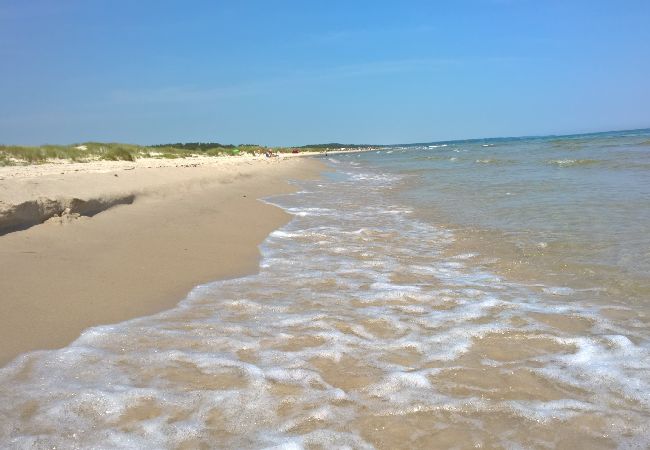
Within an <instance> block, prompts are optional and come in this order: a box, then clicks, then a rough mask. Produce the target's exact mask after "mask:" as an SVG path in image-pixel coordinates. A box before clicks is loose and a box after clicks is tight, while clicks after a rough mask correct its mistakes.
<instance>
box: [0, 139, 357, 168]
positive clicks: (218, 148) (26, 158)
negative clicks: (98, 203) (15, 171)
mask: <svg viewBox="0 0 650 450" xmlns="http://www.w3.org/2000/svg"><path fill="white" fill-rule="evenodd" d="M342 148H346V149H351V148H361V146H355V145H343V144H317V145H308V146H303V147H266V146H263V145H257V144H241V145H232V144H220V143H217V142H186V143H180V142H178V143H173V144H156V145H149V146H144V145H134V144H121V143H102V142H83V143H78V144H71V145H41V146H32V147H29V146H17V145H0V166H8V165H26V164H42V163H46V162H55V161H60V162H64V161H65V162H90V161H99V160H107V161H135V160H136V159H139V158H167V159H168V158H186V157H194V156H237V155H243V154H252V155H264V154H266V153H267V152H273V153H292V152H293V153H295V152H297V151H301V152H304V151H316V152H326V151H328V150H334V149H342Z"/></svg>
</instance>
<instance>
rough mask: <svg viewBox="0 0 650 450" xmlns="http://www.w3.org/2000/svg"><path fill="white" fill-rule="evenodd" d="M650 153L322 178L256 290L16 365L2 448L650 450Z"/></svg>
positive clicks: (411, 151) (95, 335)
mask: <svg viewBox="0 0 650 450" xmlns="http://www.w3.org/2000/svg"><path fill="white" fill-rule="evenodd" d="M649 140H650V138H649V137H648V133H647V132H634V133H609V134H603V135H594V136H579V137H578V136H577V137H570V138H561V139H560V138H541V139H528V140H526V139H510V140H489V141H467V142H455V143H447V145H446V146H442V145H444V143H443V144H427V145H426V146H410V147H402V148H400V147H395V148H391V149H384V150H381V151H380V152H379V153H364V154H343V155H336V156H334V157H330V158H325V159H324V161H326V163H327V164H328V166H329V171H328V172H327V173H326V174H325V175H324V176H323V177H322V178H321V179H318V180H312V181H304V182H300V183H297V184H298V191H297V192H296V193H294V194H290V195H283V196H278V197H274V198H271V199H267V200H268V201H269V202H271V203H273V204H275V205H277V206H278V207H280V208H283V209H284V210H285V211H287V212H288V213H290V214H292V215H293V219H292V221H291V222H290V223H288V224H287V225H286V226H284V227H282V228H281V229H279V230H276V231H274V232H273V233H271V234H270V236H269V237H268V238H267V239H266V240H265V242H264V243H263V245H262V246H261V248H260V250H261V253H262V259H261V262H260V271H259V273H258V274H255V275H251V276H248V277H244V278H240V279H234V280H224V281H217V282H214V283H210V284H206V285H203V286H199V287H197V288H195V289H194V290H193V291H192V292H191V293H190V295H189V296H188V297H187V298H185V299H184V300H182V301H181V302H180V303H179V304H178V306H177V307H176V308H173V309H171V310H169V311H165V312H162V313H160V314H156V315H153V316H149V317H142V318H138V319H133V320H130V321H127V322H123V323H119V324H114V325H106V326H100V327H94V328H90V329H88V330H86V331H84V332H83V333H82V335H81V336H80V337H79V338H78V339H77V340H76V341H75V342H73V343H71V344H70V345H69V346H67V347H65V348H62V349H59V350H52V351H37V352H31V353H28V354H24V355H21V356H20V357H18V358H16V360H14V361H13V362H12V363H10V364H8V365H7V366H6V367H4V368H0V446H5V447H8V448H18V449H34V448H37V449H41V448H43V449H45V448H124V449H131V448H179V449H194V448H256V449H257V448H259V449H263V448H273V449H287V450H289V449H291V450H293V449H312V448H351V449H396V448H404V449H430V448H459V449H465V448H503V449H523V448H525V449H528V448H539V449H548V448H567V449H568V448H571V449H573V448H588V449H616V448H619V449H646V448H649V446H650V425H649V424H650V396H648V392H650V332H649V330H650V314H649V308H648V305H649V302H648V299H649V297H648V290H647V286H648V271H647V263H648V259H647V257H648V255H647V250H648V246H647V243H648V240H647V239H648V237H647V234H648V233H647V226H648V208H647V206H648V192H649V191H648V175H647V172H648V152H649V146H648V141H649ZM484 145H485V146H486V147H484Z"/></svg>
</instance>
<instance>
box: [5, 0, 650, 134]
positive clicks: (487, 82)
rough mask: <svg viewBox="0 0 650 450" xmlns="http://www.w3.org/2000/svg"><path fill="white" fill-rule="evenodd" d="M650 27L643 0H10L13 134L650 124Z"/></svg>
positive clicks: (8, 89) (473, 130)
mask: <svg viewBox="0 0 650 450" xmlns="http://www.w3.org/2000/svg"><path fill="white" fill-rule="evenodd" d="M648 24H650V1H648V0H639V1H634V0H629V1H628V0H621V1H611V0H608V1H600V0H589V1H579V0H577V1H571V0H563V1H556V0H544V1H542V0H455V1H409V0H402V1H381V0H374V1H337V0H328V1H283V0H274V1H269V0H266V1H253V0H251V1H195V0H185V1H180V0H177V1H168V0H138V1H132V0H20V1H18V0H0V67H1V70H0V143H1V144H24V145H37V144H44V143H51V144H69V143H77V142H84V141H103V142H129V143H136V144H155V143H168V142H194V141H202V142H205V141H210V142H221V143H232V144H264V145H274V146H276V145H283V146H288V145H305V144H312V143H325V142H343V143H359V144H362V143H368V144H396V143H410V142H431V141H438V140H449V139H465V138H480V137H497V136H526V135H545V134H569V133H581V132H592V131H607V130H620V129H635V128H647V127H650V26H649V25H648Z"/></svg>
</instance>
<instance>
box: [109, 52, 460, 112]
mask: <svg viewBox="0 0 650 450" xmlns="http://www.w3.org/2000/svg"><path fill="white" fill-rule="evenodd" d="M454 64H459V61H457V60H452V59H403V60H392V61H376V62H366V63H359V64H349V65H339V66H334V67H321V68H310V69H296V70H293V71H291V72H288V73H285V74H283V75H281V76H276V77H273V78H268V79H260V80H254V81H249V82H244V83H240V84H232V85H225V86H209V87H205V86H163V87H160V88H151V89H120V90H115V91H112V92H111V93H110V94H109V98H108V100H109V102H111V103H202V102H206V101H216V100H219V99H226V98H236V97H245V96H253V95H264V94H266V93H269V92H273V91H277V90H279V89H283V88H291V87H295V86H297V85H309V84H314V83H319V82H326V81H334V80H339V79H346V78H359V77H371V76H377V75H386V74H391V73H404V72H422V71H433V70H439V69H441V68H444V67H449V66H451V65H454Z"/></svg>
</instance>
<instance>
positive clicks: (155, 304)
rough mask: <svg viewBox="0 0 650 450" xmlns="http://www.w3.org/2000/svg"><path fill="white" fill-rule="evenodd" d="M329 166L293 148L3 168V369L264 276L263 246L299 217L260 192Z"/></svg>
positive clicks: (270, 191)
mask: <svg viewBox="0 0 650 450" xmlns="http://www.w3.org/2000/svg"><path fill="white" fill-rule="evenodd" d="M322 168H323V166H322V164H321V163H320V162H318V161H317V160H314V159H313V158H295V157H289V156H281V157H279V158H264V157H248V156H243V157H236V158H234V157H230V158H229V157H225V158H218V157H215V158H208V157H204V158H187V159H175V160H153V159H151V160H149V159H142V160H138V161H136V162H126V161H120V162H108V161H103V162H96V163H77V164H71V163H67V164H44V165H35V166H13V167H1V168H0V267H2V276H0V293H1V294H0V307H1V308H2V311H3V314H2V315H0V342H2V345H1V346H0V365H4V364H6V363H7V362H9V361H10V360H12V359H13V358H14V357H15V356H17V355H18V354H20V353H23V352H27V351H31V350H37V349H51V348H58V347H61V346H64V345H66V344H67V343H69V342H71V341H72V340H74V339H75V338H76V337H77V336H78V335H79V333H80V332H81V331H82V330H83V329H85V328H87V327H89V326H92V325H97V324H108V323H114V322H119V321H123V320H126V319H129V318H132V317H137V316H142V315H147V314H152V313H154V312H157V311H161V310H164V309H167V308H170V307H172V306H174V305H175V304H176V303H177V302H178V301H180V300H181V299H183V298H184V297H185V295H186V294H187V293H188V291H190V290H191V289H192V288H193V287H194V286H197V285H199V284H202V283H206V282H209V281H212V280H217V279H223V278H232V277H239V276H242V275H245V274H249V273H254V272H255V271H256V270H257V268H258V258H259V252H258V245H259V244H260V243H261V242H262V241H263V240H264V239H265V237H266V236H267V235H268V233H269V232H271V231H272V230H273V229H275V228H277V227H278V226H281V225H282V224H284V223H286V222H287V221H288V220H289V218H290V217H289V216H288V215H287V214H286V213H285V212H284V211H282V210H281V209H279V208H276V207H274V206H271V205H268V204H265V203H263V202H261V201H259V200H258V199H259V198H263V197H266V196H270V195H273V194H279V193H284V192H289V191H291V189H292V187H291V186H290V184H288V183H287V180H290V179H300V178H305V177H315V176H317V174H318V173H319V172H320V171H321V170H322ZM46 219H47V220H46ZM44 220H45V222H44V223H41V222H42V221H44Z"/></svg>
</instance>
